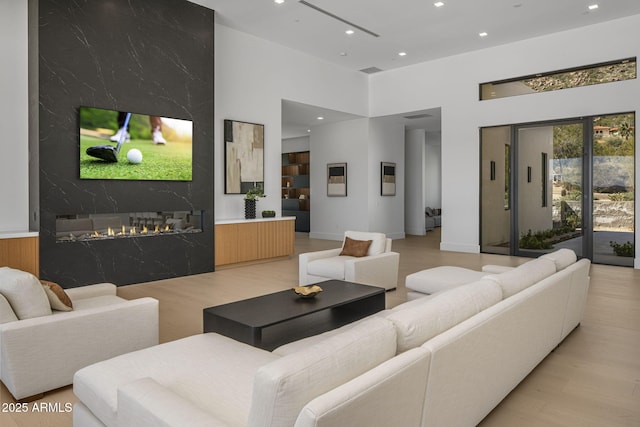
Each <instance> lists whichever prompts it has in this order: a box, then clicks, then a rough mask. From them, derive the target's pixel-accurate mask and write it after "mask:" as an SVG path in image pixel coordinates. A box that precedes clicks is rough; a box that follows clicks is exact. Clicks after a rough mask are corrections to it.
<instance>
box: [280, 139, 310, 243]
mask: <svg viewBox="0 0 640 427" xmlns="http://www.w3.org/2000/svg"><path fill="white" fill-rule="evenodd" d="M309 195H310V192H309V152H308V151H301V152H297V153H283V154H282V215H283V216H295V217H296V231H303V232H306V233H308V232H309V230H310V216H309V211H310V204H311V201H310V200H309Z"/></svg>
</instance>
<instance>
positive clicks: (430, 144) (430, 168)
mask: <svg viewBox="0 0 640 427" xmlns="http://www.w3.org/2000/svg"><path fill="white" fill-rule="evenodd" d="M425 138H426V139H425V141H426V144H425V145H426V146H425V152H424V204H425V206H428V207H430V208H438V209H440V208H441V207H442V161H441V157H442V150H441V146H440V133H439V132H427V133H426V135H425Z"/></svg>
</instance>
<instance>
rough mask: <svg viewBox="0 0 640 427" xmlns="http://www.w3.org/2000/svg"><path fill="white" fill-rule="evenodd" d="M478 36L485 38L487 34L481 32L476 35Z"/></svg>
mask: <svg viewBox="0 0 640 427" xmlns="http://www.w3.org/2000/svg"><path fill="white" fill-rule="evenodd" d="M478 35H479V36H480V37H487V36H488V35H489V33H487V32H485V31H483V32H481V33H478Z"/></svg>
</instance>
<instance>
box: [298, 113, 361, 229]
mask: <svg viewBox="0 0 640 427" xmlns="http://www.w3.org/2000/svg"><path fill="white" fill-rule="evenodd" d="M368 126H369V119H356V120H348V121H344V122H339V123H330V124H326V125H321V126H316V127H314V128H312V129H311V166H310V167H311V177H310V178H311V196H310V199H311V206H312V208H311V231H310V233H309V237H313V238H319V239H329V240H341V239H342V237H343V235H344V231H345V230H359V231H367V230H369V215H368V192H367V188H368V183H367V178H368V175H367V173H368V166H369V164H368V156H367V135H368ZM328 163H347V197H335V196H332V197H329V196H327V164H328Z"/></svg>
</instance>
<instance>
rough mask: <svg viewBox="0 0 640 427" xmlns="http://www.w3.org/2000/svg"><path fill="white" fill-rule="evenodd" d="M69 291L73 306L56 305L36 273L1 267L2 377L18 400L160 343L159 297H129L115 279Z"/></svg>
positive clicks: (40, 392)
mask: <svg viewBox="0 0 640 427" xmlns="http://www.w3.org/2000/svg"><path fill="white" fill-rule="evenodd" d="M64 292H65V293H66V295H67V296H68V297H69V299H70V300H71V302H72V304H73V309H72V310H71V311H58V310H55V309H54V310H52V309H51V303H50V300H49V297H48V296H47V293H45V291H44V290H43V287H42V285H41V284H40V281H39V280H38V279H37V278H36V277H35V276H33V275H31V274H29V273H26V272H23V271H19V270H15V269H12V268H8V267H4V268H0V380H2V382H3V383H4V385H5V386H6V387H7V389H9V391H10V392H11V394H12V395H13V397H14V398H15V399H17V400H19V399H26V400H29V398H32V397H35V396H38V395H40V394H42V393H44V392H45V391H49V390H53V389H56V388H59V387H63V386H65V385H69V384H71V382H72V381H73V375H74V373H75V372H76V371H77V370H79V369H80V368H83V367H85V366H88V365H91V364H93V363H96V362H98V361H101V360H105V359H109V358H111V357H114V356H117V355H120V354H123V353H128V352H131V351H134V350H139V349H142V348H145V347H149V346H152V345H156V344H158V301H157V300H155V299H153V298H139V299H135V300H131V301H128V300H125V299H123V298H120V297H118V296H116V286H115V285H113V284H111V283H100V284H96V285H90V286H83V287H80V288H73V289H66V290H65V291H64Z"/></svg>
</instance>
